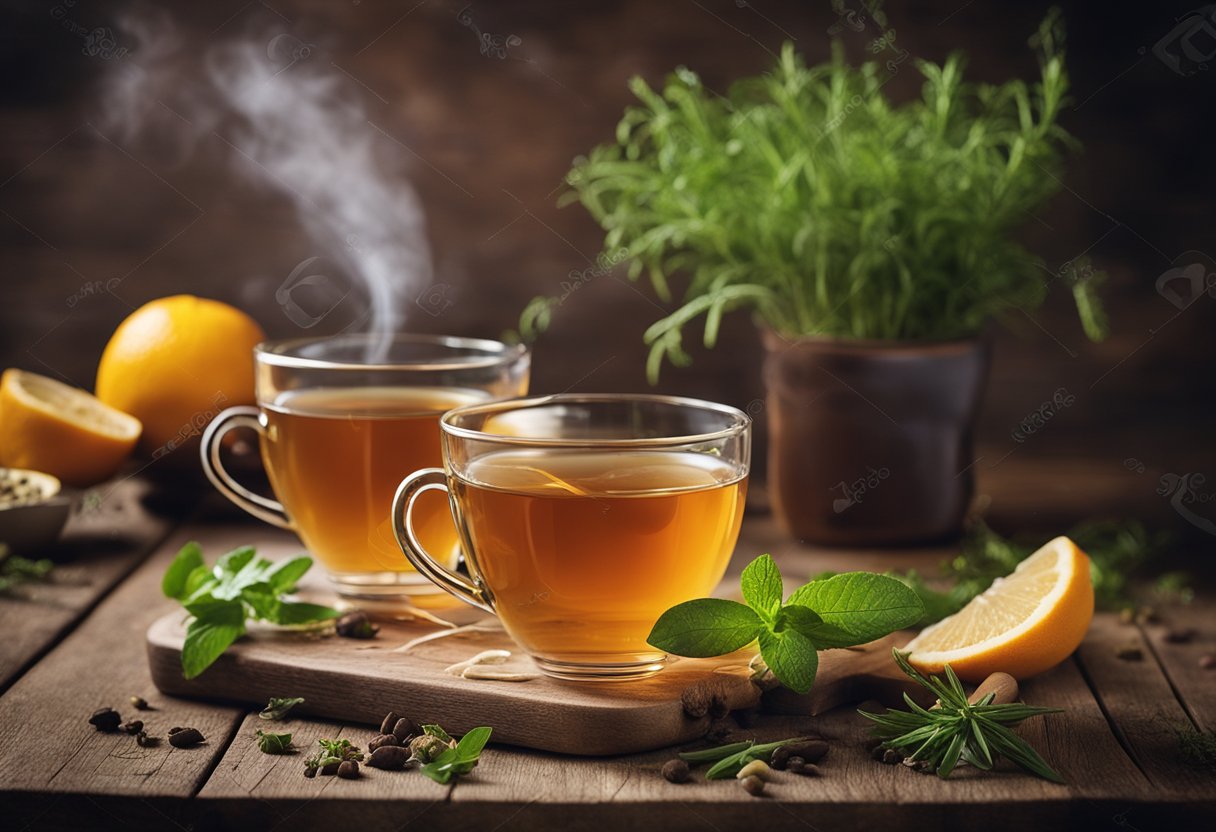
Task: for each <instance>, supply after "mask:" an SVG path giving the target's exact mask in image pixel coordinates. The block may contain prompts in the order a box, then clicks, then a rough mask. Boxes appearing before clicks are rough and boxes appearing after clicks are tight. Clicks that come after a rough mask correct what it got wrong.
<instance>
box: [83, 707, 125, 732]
mask: <svg viewBox="0 0 1216 832" xmlns="http://www.w3.org/2000/svg"><path fill="white" fill-rule="evenodd" d="M89 724H90V725H92V726H93V727H94V728H96V729H97V730H98V731H105V732H106V733H110V732H111V731H117V730H118V726H119V725H121V724H122V717H121V716H120V715H119V713H118V711H116V710H114V709H113V708H98V709H97V710H95V711H93V715H92V716H91V717H89Z"/></svg>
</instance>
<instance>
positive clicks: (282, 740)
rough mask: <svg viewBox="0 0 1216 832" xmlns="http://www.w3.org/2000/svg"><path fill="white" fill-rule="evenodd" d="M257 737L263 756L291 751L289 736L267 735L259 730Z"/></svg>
mask: <svg viewBox="0 0 1216 832" xmlns="http://www.w3.org/2000/svg"><path fill="white" fill-rule="evenodd" d="M257 737H258V748H260V749H262V753H263V754H286V753H288V752H289V751H290V750H291V734H268V733H266V732H265V731H262V730H261V729H259V730H258V733H257Z"/></svg>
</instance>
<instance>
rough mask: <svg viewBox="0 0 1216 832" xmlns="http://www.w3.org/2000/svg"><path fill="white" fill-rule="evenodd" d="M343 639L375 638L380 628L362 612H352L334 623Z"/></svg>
mask: <svg viewBox="0 0 1216 832" xmlns="http://www.w3.org/2000/svg"><path fill="white" fill-rule="evenodd" d="M334 628H335V629H336V630H337V631H338V635H340V636H341V637H342V638H375V637H376V633H378V632H380V628H379V627H378V626H376V625H375V624H373V623H372V622H371V619H370V618H368V617H367V613H365V612H363V611H362V610H351V611H350V612H348V613H346V614H345V615H343V616H342V617H341V618H339V619H338V620H337V622H335V623H334Z"/></svg>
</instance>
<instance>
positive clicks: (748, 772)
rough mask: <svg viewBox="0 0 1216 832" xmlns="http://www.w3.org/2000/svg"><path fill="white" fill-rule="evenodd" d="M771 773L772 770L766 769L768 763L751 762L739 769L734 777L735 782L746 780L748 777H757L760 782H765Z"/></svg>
mask: <svg viewBox="0 0 1216 832" xmlns="http://www.w3.org/2000/svg"><path fill="white" fill-rule="evenodd" d="M772 773H773V770H772V769H771V768H769V767H768V763H766V762H764V760H752V761H751V762H750V763H748V764H747V765H745V766H744V767H743V768H741V769H739V772H738V774H736V775H735V779H736V780H746V779H747V778H748V777H759V778H760V779H761V780H767V779H768V778H769V776H770V775H771V774H772Z"/></svg>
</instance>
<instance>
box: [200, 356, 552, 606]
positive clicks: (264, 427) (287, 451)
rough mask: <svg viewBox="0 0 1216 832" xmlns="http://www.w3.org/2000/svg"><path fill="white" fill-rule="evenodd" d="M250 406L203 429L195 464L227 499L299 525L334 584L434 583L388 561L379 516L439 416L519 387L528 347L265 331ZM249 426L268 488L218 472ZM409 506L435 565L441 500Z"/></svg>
mask: <svg viewBox="0 0 1216 832" xmlns="http://www.w3.org/2000/svg"><path fill="white" fill-rule="evenodd" d="M254 361H255V364H256V390H257V402H258V405H257V407H230V408H228V409H227V410H225V411H223V412H222V413H220V414H219V415H218V416H217V417H216V418H215V419H214V420H213V421H212V422H211V424H210V425H209V426H208V427H207V430H206V431H205V432H204V434H203V441H202V447H201V453H202V462H203V470H204V472H205V473H206V475H207V477H208V479H210V480H211V482H212V484H214V485H215V487H216V488H217V489H219V491H220V492H221V493H223V494H224V496H226V497H227V498H228V499H229V500H231V501H232V502H234V503H236V504H237V505H238V506H240V507H241V508H243V509H244V510H245V511H247V512H249V513H250V514H252V515H253V516H255V517H258V518H260V519H262V520H265V521H266V522H267V523H271V524H273V525H275V526H279V527H280V528H284V529H290V530H291V531H294V532H295V533H296V534H298V535H299V536H300V539H301V540H302V541H303V542H304V545H305V546H306V547H307V548H308V550H309V551H310V552H311V553H312V554H313V556H314V557H316V559H317V560H318V561H319V562H320V563H321V565H322V566H324V567H325V569H326V570H327V571H328V573H329V577H330V579H331V580H332V582H333V584H334V586H335V587H336V589H337V590H338V592H339V593H340V594H342V595H347V596H355V597H365V598H366V597H394V596H397V597H401V596H411V597H413V598H414V599H415V600H420V597H421V596H428V595H429V596H436V595H438V594H440V593H439V592H438V590H437V589H436V588H435V586H434V584H432V583H431V582H430V581H429V580H427V579H426V578H425V577H423V576H422V575H419V574H418V573H417V572H415V571H414V569H413V567H412V566H411V565H410V564H409V563H407V562H405V561H403V560H402V559H401V554H400V550H399V549H398V547H397V543H396V538H395V536H394V534H393V531H392V525H391V522H390V518H389V507H390V505H391V501H392V497H393V492H394V490H395V489H396V487H397V484H398V483H399V482H400V480H401V476H402V474H404V473H406V472H409V471H413V470H415V469H417V468H421V467H426V466H432V465H439V464H441V463H442V456H441V453H440V433H439V426H438V424H439V417H440V416H441V415H442V414H443V413H444V412H445V411H447V410H449V409H451V408H453V407H456V406H459V405H465V404H469V403H472V402H485V401H490V400H494V399H503V398H508V397H512V396H520V395H523V394H524V393H526V392H527V386H528V376H529V369H530V355H529V353H528V351H527V349H526V348H524V347H523V346H519V345H513V346H512V345H507V344H503V343H499V342H498V341H487V340H479V339H472V338H452V337H446V336H427V335H396V336H390V337H387V338H384V337H381V336H376V335H370V334H350V335H339V336H334V337H327V338H302V339H293V340H287V341H271V342H267V343H263V344H260V345H258V347H257V348H256V349H255V350H254ZM239 427H244V428H250V429H252V430H255V431H257V433H258V436H259V445H260V448H261V455H262V462H263V464H264V465H265V468H266V473H267V475H268V476H269V479H270V484H271V487H272V488H273V489H274V493H275V496H276V497H277V499H271V498H269V497H266V496H263V495H261V494H257V493H255V492H253V491H251V490H250V489H248V488H246V487H245V486H243V485H242V484H241V483H239V482H238V481H237V480H236V479H234V478H233V477H232V476H231V474H230V473H229V472H228V471H226V470H225V469H224V466H223V462H222V457H221V447H222V445H223V441H224V437H225V436H226V435H227V434H228V432H229V431H231V430H233V429H235V428H239ZM431 497H432V498H433V499H430V500H428V502H427V503H426V504H425V505H423V506H422V507H421V509H420V511H419V516H418V521H417V522H418V536H419V539H421V540H423V541H425V542H426V545H427V546H428V547H431V550H432V551H434V552H435V553H436V556H437V557H438V558H439V559H440V560H441V561H442V562H443V563H444V564H445V566H455V564H456V561H457V560H458V558H459V555H460V548H459V542H458V536H457V532H456V527H455V526H454V525H453V522H452V518H451V514H450V512H449V511H448V507H447V501H446V500H443V499H442V498H441V497H440V496H439V495H431Z"/></svg>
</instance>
